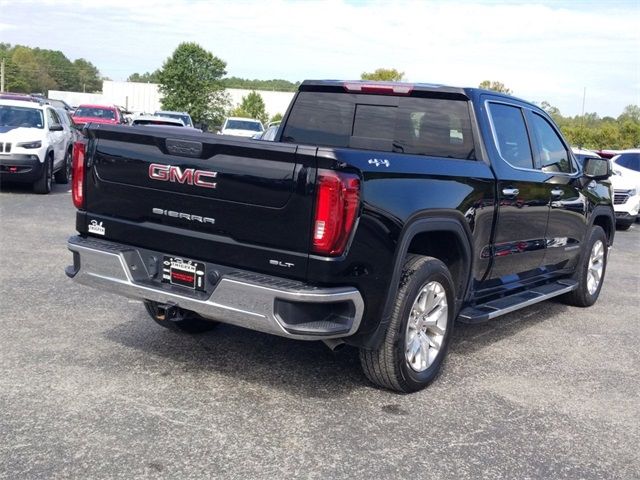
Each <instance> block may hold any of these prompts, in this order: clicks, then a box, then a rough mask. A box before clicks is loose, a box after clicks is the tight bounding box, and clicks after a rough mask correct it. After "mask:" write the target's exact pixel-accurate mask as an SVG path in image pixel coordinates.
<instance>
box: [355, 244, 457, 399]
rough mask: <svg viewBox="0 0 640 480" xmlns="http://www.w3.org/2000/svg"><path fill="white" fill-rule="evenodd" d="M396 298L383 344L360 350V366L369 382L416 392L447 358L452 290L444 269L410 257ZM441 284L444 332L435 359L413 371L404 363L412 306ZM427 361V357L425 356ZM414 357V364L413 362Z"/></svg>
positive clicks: (431, 261)
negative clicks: (429, 288)
mask: <svg viewBox="0 0 640 480" xmlns="http://www.w3.org/2000/svg"><path fill="white" fill-rule="evenodd" d="M401 279H402V280H401V281H400V286H399V288H398V296H397V298H396V302H395V304H394V306H393V312H392V315H391V322H390V324H389V327H388V329H387V332H386V335H385V338H384V341H383V342H382V344H381V345H380V347H379V348H378V349H377V350H367V349H360V363H361V364H362V369H363V370H364V373H365V375H366V376H367V378H368V379H369V380H371V381H372V382H373V383H375V384H376V385H378V386H380V387H383V388H388V389H391V390H396V391H399V392H415V391H417V390H421V389H423V388H425V387H426V386H427V385H428V384H429V383H430V382H431V381H433V380H434V379H435V378H436V376H437V374H438V372H439V371H440V367H441V365H442V362H443V360H444V358H445V356H446V353H447V348H448V346H449V341H450V339H451V333H452V331H453V325H454V320H455V311H454V310H455V290H454V286H453V280H452V278H451V274H450V273H449V270H448V269H447V267H446V265H445V264H444V263H442V262H441V261H440V260H438V259H436V258H432V257H423V256H419V255H409V256H408V257H407V259H406V261H405V264H404V268H403V272H402V277H401ZM432 282H436V283H438V284H440V286H441V287H442V288H443V290H444V295H445V297H446V302H447V312H446V315H445V316H443V317H441V319H442V320H443V321H444V319H446V328H445V330H444V335H443V337H442V339H441V341H440V347H439V349H438V351H437V354H436V356H435V358H434V359H433V360H432V361H431V363H430V364H429V365H428V367H427V368H426V369H425V370H423V371H416V370H415V369H414V368H413V367H412V366H411V364H410V361H409V360H408V359H407V355H408V353H406V352H405V351H408V349H409V347H407V343H406V340H407V338H408V337H407V335H409V333H408V323H409V321H410V320H409V318H410V315H411V314H412V309H413V307H414V302H417V301H418V299H419V297H420V295H421V292H423V289H425V288H428V287H429V285H433V283H432ZM426 356H427V358H428V357H429V355H428V354H427V355H426ZM415 358H416V357H415V354H414V357H413V359H414V361H415Z"/></svg>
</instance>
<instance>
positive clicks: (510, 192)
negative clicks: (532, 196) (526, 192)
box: [502, 188, 520, 197]
mask: <svg viewBox="0 0 640 480" xmlns="http://www.w3.org/2000/svg"><path fill="white" fill-rule="evenodd" d="M502 194H503V195H504V196H505V197H517V196H518V195H519V194H520V190H518V189H517V188H503V189H502Z"/></svg>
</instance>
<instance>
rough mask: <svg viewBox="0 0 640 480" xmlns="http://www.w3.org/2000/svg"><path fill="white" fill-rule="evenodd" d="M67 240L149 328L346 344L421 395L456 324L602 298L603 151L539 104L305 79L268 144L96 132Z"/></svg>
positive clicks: (99, 128) (80, 174)
mask: <svg viewBox="0 0 640 480" xmlns="http://www.w3.org/2000/svg"><path fill="white" fill-rule="evenodd" d="M86 134H87V141H86V142H85V143H84V144H76V146H75V151H74V159H73V160H74V165H73V191H72V193H73V201H74V203H75V205H76V207H77V208H78V211H77V221H76V229H77V231H78V234H79V235H77V236H73V237H71V238H70V239H69V243H68V247H69V249H70V250H71V252H72V253H73V265H71V266H69V267H68V268H67V270H66V273H67V275H68V276H69V277H71V278H73V279H74V280H75V281H77V282H80V283H82V284H86V285H89V286H92V287H96V288H98V289H100V290H102V291H108V292H115V293H118V294H121V295H124V296H126V297H130V298H134V299H140V300H142V301H144V305H145V306H146V309H147V311H148V313H149V315H150V316H151V317H152V318H153V319H154V320H155V321H156V322H157V323H158V324H160V325H162V326H165V327H167V328H171V329H174V330H180V331H185V332H190V333H195V332H203V331H207V330H209V329H211V328H214V327H215V325H216V322H225V323H230V324H234V325H239V326H242V327H245V328H249V329H254V330H259V331H262V332H267V333H271V334H275V335H281V336H284V337H289V338H294V339H302V340H323V341H324V342H325V343H326V344H327V345H329V346H330V347H332V348H335V347H337V346H339V345H341V344H344V343H346V344H349V345H353V346H356V347H358V348H359V349H360V358H361V362H362V367H363V369H364V372H365V374H366V376H367V377H368V378H369V379H370V380H371V381H372V382H374V383H375V384H377V385H379V386H382V387H386V388H389V389H394V390H398V391H405V392H409V391H415V390H419V389H421V388H423V387H424V386H426V385H427V384H428V383H429V382H430V381H431V380H432V379H433V378H434V377H435V376H436V375H437V373H438V370H439V368H440V366H441V365H442V362H443V359H444V357H445V353H446V350H447V346H448V344H449V342H450V339H451V332H452V330H453V327H454V322H455V321H456V320H458V321H461V322H470V323H472V322H482V321H487V320H489V319H492V318H495V317H497V316H499V315H503V314H505V313H508V312H512V311H514V310H517V309H519V308H522V307H526V306H528V305H532V304H534V303H537V302H540V301H543V300H547V299H549V298H551V297H555V296H559V295H563V298H564V299H565V300H566V301H567V302H569V303H571V304H573V305H577V306H582V307H586V306H589V305H592V304H593V303H594V302H595V301H596V299H597V298H598V295H599V293H600V289H601V288H602V283H603V279H604V274H605V269H606V264H607V254H608V250H609V248H610V247H611V245H612V243H613V237H614V232H615V217H614V213H613V208H612V201H611V187H610V184H609V182H608V181H607V178H608V176H609V175H610V167H609V164H608V162H607V161H606V160H603V159H595V158H593V159H589V160H587V161H586V163H585V164H584V166H583V167H580V166H579V164H578V163H577V162H576V160H575V158H574V157H573V154H572V153H571V149H570V148H569V146H568V145H567V143H566V142H565V140H563V138H562V136H561V134H560V132H559V131H558V128H557V127H556V126H555V125H554V123H553V122H552V121H551V120H550V118H549V117H548V116H547V115H546V114H545V112H544V111H542V110H541V109H540V108H538V107H536V106H535V105H532V104H530V103H527V102H524V101H522V100H519V99H516V98H513V97H510V96H505V95H501V94H497V93H495V92H490V91H485V90H478V89H462V88H452V87H444V86H438V85H426V84H406V83H371V82H369V83H366V82H340V81H306V82H304V83H303V84H302V85H301V86H300V89H299V91H298V93H297V94H296V96H295V99H294V100H293V102H292V104H291V106H290V108H289V111H288V112H287V113H286V115H285V118H284V121H283V122H282V125H281V127H280V130H279V132H278V134H277V136H276V141H273V142H268V141H261V140H249V139H238V138H234V137H228V136H224V135H210V134H203V133H199V132H189V131H185V130H184V129H171V128H164V127H155V128H151V127H131V126H108V125H90V126H88V127H87V128H86Z"/></svg>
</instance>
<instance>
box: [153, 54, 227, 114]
mask: <svg viewBox="0 0 640 480" xmlns="http://www.w3.org/2000/svg"><path fill="white" fill-rule="evenodd" d="M226 66H227V64H226V62H224V61H223V60H221V59H220V58H218V57H216V56H214V55H213V54H212V53H211V52H209V51H207V50H205V49H204V48H202V47H201V46H200V45H198V44H197V43H181V44H180V45H178V47H177V48H176V49H175V51H174V52H173V54H172V55H171V57H169V58H168V59H167V60H166V61H165V62H164V65H163V66H162V69H161V70H160V71H159V72H158V83H159V84H160V87H159V88H160V93H161V94H162V95H163V98H162V108H163V109H165V110H179V111H186V112H189V113H190V114H191V117H192V118H193V120H194V121H195V122H196V123H205V124H214V125H216V124H220V123H221V122H222V118H223V117H224V112H225V110H226V109H227V107H228V104H229V100H228V96H227V95H226V93H225V92H224V86H223V85H222V82H221V78H222V76H223V75H225V74H226V73H227V72H226V71H225V67H226Z"/></svg>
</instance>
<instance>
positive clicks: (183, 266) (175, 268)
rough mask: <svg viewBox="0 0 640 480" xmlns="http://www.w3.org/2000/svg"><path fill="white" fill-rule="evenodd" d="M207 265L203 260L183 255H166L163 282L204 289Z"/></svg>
mask: <svg viewBox="0 0 640 480" xmlns="http://www.w3.org/2000/svg"><path fill="white" fill-rule="evenodd" d="M205 275H206V266H205V264H204V263H202V262H196V261H195V260H188V259H186V258H181V257H171V256H168V255H165V256H164V259H163V262H162V283H169V284H171V285H178V286H180V287H186V288H190V289H192V290H200V291H204V289H205V281H204V280H205Z"/></svg>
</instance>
